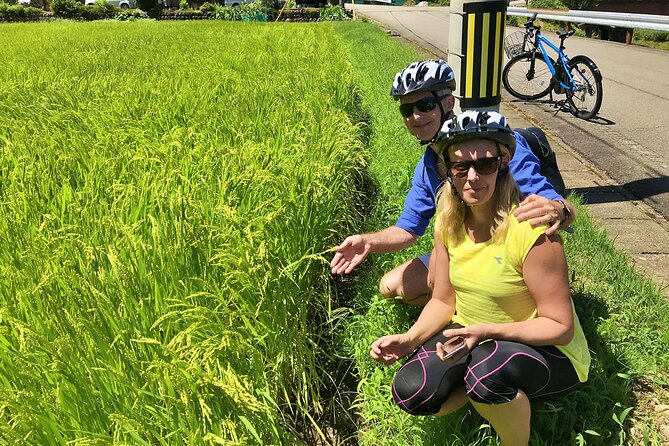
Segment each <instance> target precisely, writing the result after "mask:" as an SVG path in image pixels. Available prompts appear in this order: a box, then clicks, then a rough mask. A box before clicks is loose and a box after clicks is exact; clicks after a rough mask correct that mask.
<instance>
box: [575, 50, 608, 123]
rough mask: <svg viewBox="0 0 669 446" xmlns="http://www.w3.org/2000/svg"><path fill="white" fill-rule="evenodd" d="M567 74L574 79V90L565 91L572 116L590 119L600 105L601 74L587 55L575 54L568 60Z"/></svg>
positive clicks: (601, 91) (601, 93) (601, 92)
mask: <svg viewBox="0 0 669 446" xmlns="http://www.w3.org/2000/svg"><path fill="white" fill-rule="evenodd" d="M569 74H571V77H572V79H574V90H573V91H567V100H568V101H569V104H570V105H571V106H572V110H573V111H572V112H573V113H574V116H576V117H578V118H581V119H592V118H594V117H595V115H597V113H598V112H599V108H600V107H601V106H602V95H603V90H602V75H601V73H600V72H599V68H597V65H595V63H594V62H593V61H592V60H591V59H590V58H588V57H585V56H575V57H574V58H573V59H571V60H570V61H569Z"/></svg>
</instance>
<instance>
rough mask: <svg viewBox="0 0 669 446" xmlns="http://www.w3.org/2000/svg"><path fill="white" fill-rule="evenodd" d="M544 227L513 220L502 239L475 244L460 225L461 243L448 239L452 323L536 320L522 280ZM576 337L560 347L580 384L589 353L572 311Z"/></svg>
mask: <svg viewBox="0 0 669 446" xmlns="http://www.w3.org/2000/svg"><path fill="white" fill-rule="evenodd" d="M546 228H547V227H546V226H540V227H537V228H532V227H531V226H530V224H529V223H528V222H522V223H519V222H518V220H517V219H516V218H515V217H514V216H513V215H511V216H509V227H508V230H507V233H506V236H505V238H504V240H500V241H498V243H493V241H492V239H491V240H488V241H486V242H482V243H474V242H473V241H472V240H471V239H470V238H469V237H468V236H467V234H466V233H465V228H464V225H463V226H462V227H461V229H460V231H461V234H460V235H461V237H460V240H459V241H458V243H457V244H451V242H450V241H446V247H447V248H448V253H449V257H450V270H449V273H450V278H451V283H452V284H453V287H454V288H455V296H456V300H455V311H456V314H455V316H454V317H453V322H456V323H458V324H461V325H463V326H467V325H472V324H480V323H508V322H520V321H526V320H530V319H534V318H536V317H537V308H536V304H535V301H534V298H532V295H531V294H530V292H529V290H528V289H527V285H525V281H524V280H523V261H524V260H525V257H526V256H527V254H528V253H529V252H530V249H531V248H532V246H533V245H534V243H535V242H536V241H537V239H538V238H539V236H541V234H543V233H544V232H545V231H546ZM572 312H573V313H574V337H573V339H572V340H571V342H570V343H569V344H567V345H557V346H556V347H557V348H558V349H560V351H562V352H563V353H564V354H565V355H566V356H567V357H568V358H569V360H570V361H571V363H572V364H573V366H574V369H575V370H576V373H577V374H578V378H579V380H580V381H581V382H585V381H586V380H587V379H588V370H589V368H590V351H589V350H588V344H587V341H586V339H585V335H584V334H583V329H582V328H581V324H580V322H579V320H578V316H577V315H576V312H575V311H574V304H573V302H572Z"/></svg>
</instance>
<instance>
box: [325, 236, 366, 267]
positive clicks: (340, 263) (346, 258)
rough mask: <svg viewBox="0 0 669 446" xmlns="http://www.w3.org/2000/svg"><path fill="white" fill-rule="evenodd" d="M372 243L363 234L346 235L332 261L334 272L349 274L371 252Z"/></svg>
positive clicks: (331, 265)
mask: <svg viewBox="0 0 669 446" xmlns="http://www.w3.org/2000/svg"><path fill="white" fill-rule="evenodd" d="M370 248H371V245H370V243H369V242H368V241H367V240H366V239H365V236H363V235H351V236H349V237H346V239H345V240H344V241H343V242H342V244H341V245H339V246H337V248H336V250H337V253H336V254H335V256H334V257H333V258H332V261H331V262H330V268H332V274H348V273H350V272H351V271H353V268H355V267H356V266H358V265H359V264H360V262H362V261H363V260H365V257H367V254H369V251H370Z"/></svg>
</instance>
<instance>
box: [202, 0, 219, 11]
mask: <svg viewBox="0 0 669 446" xmlns="http://www.w3.org/2000/svg"><path fill="white" fill-rule="evenodd" d="M215 10H216V5H214V4H213V3H209V2H204V3H202V6H200V12H214V11H215Z"/></svg>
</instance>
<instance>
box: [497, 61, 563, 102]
mask: <svg viewBox="0 0 669 446" xmlns="http://www.w3.org/2000/svg"><path fill="white" fill-rule="evenodd" d="M531 60H532V51H528V52H525V53H522V54H519V55H517V56H515V57H513V58H512V59H511V60H510V61H509V62H508V63H507V64H506V65H505V66H504V70H503V71H502V83H503V84H504V88H506V91H508V92H509V93H510V94H511V95H512V96H514V97H516V98H518V99H522V100H525V101H533V100H535V99H541V98H543V97H544V96H546V95H547V94H548V93H550V91H551V88H552V87H553V84H552V83H551V79H552V78H553V74H552V73H551V70H550V69H549V68H548V65H546V61H545V60H544V59H543V57H542V56H541V54H539V53H537V55H536V59H535V62H534V74H533V76H530V63H531ZM549 60H550V61H551V64H554V61H553V59H551V58H550V57H549Z"/></svg>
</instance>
